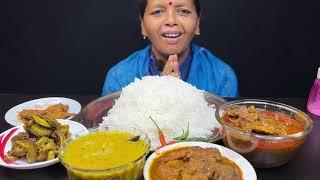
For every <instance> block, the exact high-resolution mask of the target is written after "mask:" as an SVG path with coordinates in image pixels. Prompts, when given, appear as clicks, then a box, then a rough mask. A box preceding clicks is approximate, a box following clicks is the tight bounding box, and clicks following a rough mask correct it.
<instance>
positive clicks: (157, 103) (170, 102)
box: [100, 76, 219, 149]
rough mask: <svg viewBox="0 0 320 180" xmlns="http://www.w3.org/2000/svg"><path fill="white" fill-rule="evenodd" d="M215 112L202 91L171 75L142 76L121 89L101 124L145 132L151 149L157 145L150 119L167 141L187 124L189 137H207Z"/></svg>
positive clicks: (179, 133) (157, 140)
mask: <svg viewBox="0 0 320 180" xmlns="http://www.w3.org/2000/svg"><path fill="white" fill-rule="evenodd" d="M214 112H215V109H214V108H213V107H210V106H209V105H208V104H207V102H206V101H205V99H204V97H203V91H201V90H199V89H197V88H195V87H194V86H192V85H190V84H188V83H186V82H184V81H182V80H180V79H178V78H174V77H171V76H145V77H143V78H142V79H141V80H140V79H135V81H134V82H132V83H130V84H129V85H128V86H126V87H124V88H123V89H122V93H121V95H120V98H118V100H117V101H116V102H115V105H114V106H113V107H112V109H110V110H109V112H108V115H107V116H104V117H103V122H102V123H101V124H100V125H126V126H131V127H135V128H137V129H140V130H142V131H143V132H145V133H147V134H148V136H149V138H150V139H151V144H152V149H155V148H157V147H159V146H160V142H159V138H158V132H157V128H156V126H155V125H154V124H153V122H152V121H151V120H150V118H149V116H151V117H152V118H153V119H154V120H155V121H156V122H157V124H158V125H159V127H160V128H161V129H162V131H163V133H164V135H165V136H166V138H167V141H169V140H170V139H171V138H173V137H177V136H180V135H181V134H182V128H184V129H185V130H186V128H187V124H188V122H189V125H190V133H189V137H205V138H208V137H210V135H211V134H212V133H211V129H213V128H215V127H218V126H219V123H218V122H217V120H216V119H215V116H214Z"/></svg>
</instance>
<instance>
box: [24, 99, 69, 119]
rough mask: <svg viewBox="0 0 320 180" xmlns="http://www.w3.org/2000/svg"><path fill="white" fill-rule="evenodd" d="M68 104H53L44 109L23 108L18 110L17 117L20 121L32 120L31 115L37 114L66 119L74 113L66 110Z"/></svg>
mask: <svg viewBox="0 0 320 180" xmlns="http://www.w3.org/2000/svg"><path fill="white" fill-rule="evenodd" d="M68 109H69V106H68V105H65V104H61V103H59V104H54V105H50V106H49V107H48V108H47V109H44V110H33V109H24V110H22V111H20V112H19V118H20V119H21V120H22V121H29V120H32V119H33V118H32V115H35V116H39V117H42V118H45V117H47V118H52V119H67V118H69V117H72V116H74V115H75V114H74V113H69V112H68Z"/></svg>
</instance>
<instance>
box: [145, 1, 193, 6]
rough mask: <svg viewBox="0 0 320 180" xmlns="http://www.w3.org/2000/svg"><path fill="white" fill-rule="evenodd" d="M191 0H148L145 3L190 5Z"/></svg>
mask: <svg viewBox="0 0 320 180" xmlns="http://www.w3.org/2000/svg"><path fill="white" fill-rule="evenodd" d="M192 4H193V0H148V3H147V5H150V6H157V5H158V6H168V5H169V6H172V5H173V6H182V5H192Z"/></svg>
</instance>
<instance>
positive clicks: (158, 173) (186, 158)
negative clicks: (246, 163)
mask: <svg viewBox="0 0 320 180" xmlns="http://www.w3.org/2000/svg"><path fill="white" fill-rule="evenodd" d="M149 174H150V180H189V179H190V180H198V179H199V180H213V179H230V180H240V179H243V178H242V172H241V170H240V168H239V167H238V166H237V165H236V164H235V163H234V162H233V161H231V160H229V159H227V158H226V157H224V156H222V155H221V153H220V152H219V150H218V149H216V148H201V147H182V148H179V149H174V150H170V151H168V152H165V153H164V154H161V155H160V156H159V157H158V158H156V159H155V160H154V161H153V162H152V164H151V167H150V171H149Z"/></svg>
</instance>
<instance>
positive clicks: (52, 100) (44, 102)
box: [4, 97, 81, 126]
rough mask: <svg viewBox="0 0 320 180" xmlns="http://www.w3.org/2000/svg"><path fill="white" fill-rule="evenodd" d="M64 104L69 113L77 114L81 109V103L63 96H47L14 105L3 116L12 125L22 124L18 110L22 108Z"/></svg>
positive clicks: (42, 107)
mask: <svg viewBox="0 0 320 180" xmlns="http://www.w3.org/2000/svg"><path fill="white" fill-rule="evenodd" d="M59 103H62V104H66V105H68V106H69V110H68V112H70V113H76V114H78V113H79V111H80V110H81V105H80V104H79V103H78V102H77V101H75V100H73V99H69V98H63V97H48V98H41V99H34V100H31V101H27V102H24V103H22V104H19V105H17V106H14V107H13V108H11V109H10V110H9V111H7V112H6V114H5V116H4V118H5V120H6V121H7V122H8V123H9V124H11V125H13V126H19V125H22V124H23V123H22V121H21V120H19V112H20V111H22V110H24V109H39V110H43V109H46V108H47V107H48V106H50V105H53V104H59Z"/></svg>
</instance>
